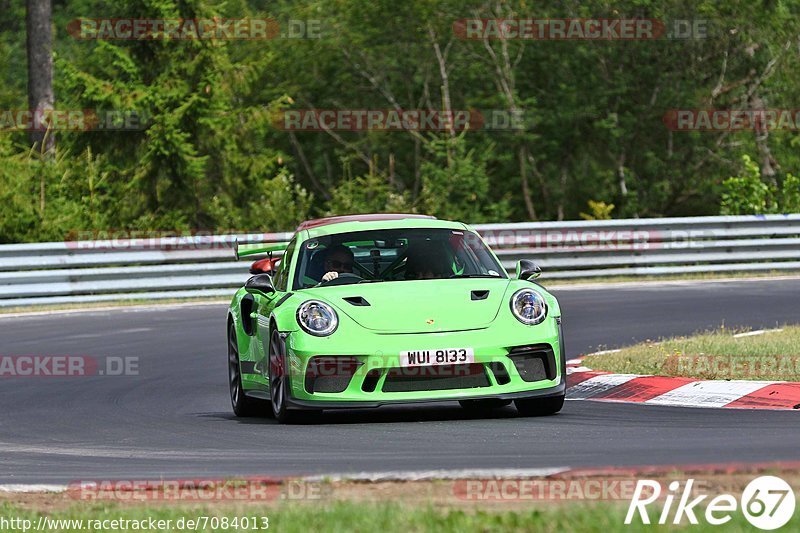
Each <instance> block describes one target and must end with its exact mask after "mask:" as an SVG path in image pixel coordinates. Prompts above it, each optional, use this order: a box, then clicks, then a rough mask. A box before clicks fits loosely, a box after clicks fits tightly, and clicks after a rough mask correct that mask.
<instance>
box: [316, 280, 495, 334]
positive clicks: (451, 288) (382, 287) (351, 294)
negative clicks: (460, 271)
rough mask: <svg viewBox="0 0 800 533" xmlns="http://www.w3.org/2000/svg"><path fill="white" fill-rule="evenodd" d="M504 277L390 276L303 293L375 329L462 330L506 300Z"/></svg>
mask: <svg viewBox="0 0 800 533" xmlns="http://www.w3.org/2000/svg"><path fill="white" fill-rule="evenodd" d="M509 282H510V280H508V279H503V278H499V279H490V278H475V279H448V280H419V281H390V282H382V283H360V284H352V285H341V286H336V287H316V288H313V289H306V290H304V291H303V295H304V296H306V297H307V298H308V299H310V298H319V299H320V300H323V301H326V302H328V303H330V304H331V305H333V306H334V307H336V309H337V310H338V311H339V312H341V313H344V314H346V315H347V316H349V317H350V318H352V319H353V320H354V321H355V322H357V323H358V324H359V325H360V326H362V327H364V328H366V329H369V330H373V331H375V332H378V333H433V332H445V331H465V330H470V329H480V328H485V327H487V326H488V325H489V324H490V323H491V322H492V321H493V320H494V319H495V317H497V313H498V311H499V310H500V307H501V306H503V305H508V302H507V301H506V299H505V297H504V295H505V293H506V288H507V287H508V284H509ZM473 291H475V293H473ZM487 291H488V294H484V293H486V292H487ZM359 297H360V298H363V299H364V300H366V301H367V302H368V303H369V305H363V302H362V301H360V300H359ZM346 299H348V300H350V301H348V300H346ZM352 302H356V303H361V304H362V305H354V303H352Z"/></svg>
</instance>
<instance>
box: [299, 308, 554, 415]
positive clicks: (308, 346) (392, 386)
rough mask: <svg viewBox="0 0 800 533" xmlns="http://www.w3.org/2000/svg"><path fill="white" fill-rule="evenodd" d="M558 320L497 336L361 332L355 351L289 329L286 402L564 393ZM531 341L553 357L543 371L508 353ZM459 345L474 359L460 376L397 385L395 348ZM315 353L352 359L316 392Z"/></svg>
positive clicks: (341, 403) (490, 332)
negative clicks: (332, 383) (334, 383)
mask: <svg viewBox="0 0 800 533" xmlns="http://www.w3.org/2000/svg"><path fill="white" fill-rule="evenodd" d="M560 322H561V321H560V318H553V319H548V320H547V321H546V322H545V323H543V324H540V325H539V326H535V327H534V328H530V327H520V328H514V329H512V330H508V329H505V328H504V330H503V331H502V335H499V333H500V332H498V331H497V330H496V329H494V328H486V329H482V330H472V331H460V332H440V333H432V334H395V335H381V334H371V333H368V334H366V335H364V334H362V335H360V336H359V339H358V342H357V344H358V346H359V347H361V349H360V350H359V353H355V354H353V351H352V350H347V351H345V350H343V349H341V348H340V349H337V344H334V343H333V342H331V339H330V338H314V339H309V336H308V335H305V334H302V333H300V334H295V333H291V334H289V335H288V336H287V338H286V353H287V364H288V371H289V383H288V385H289V388H288V390H289V398H288V403H289V406H290V407H292V408H296V409H333V408H360V407H379V406H382V405H391V404H405V403H423V402H436V401H453V400H472V399H488V398H496V399H503V400H517V399H524V398H537V397H542V398H543V397H548V396H560V395H563V394H564V393H565V391H566V364H565V356H564V351H563V337H562V334H561V324H560ZM347 344H356V343H352V342H351V343H347ZM531 346H533V347H534V348H535V349H537V350H539V351H540V352H547V351H548V350H549V356H548V357H549V359H550V360H551V363H546V362H543V363H542V364H543V365H544V368H543V369H542V372H543V374H542V375H539V374H532V373H527V374H526V367H525V366H524V365H520V364H518V363H517V362H516V359H514V357H518V354H519V350H518V349H519V348H520V347H531ZM460 347H470V348H472V349H473V350H474V354H475V363H474V364H473V365H470V369H469V372H468V373H467V374H466V375H464V374H459V373H458V371H456V372H455V373H454V374H453V375H451V376H449V377H448V376H446V377H445V378H444V379H441V380H439V381H436V380H431V381H430V383H427V382H426V378H425V377H424V376H423V377H421V378H416V377H413V378H412V379H411V380H410V383H411V384H410V385H406V384H405V383H403V379H402V378H403V376H398V373H399V372H405V371H403V370H401V369H400V358H399V353H400V352H401V351H403V350H436V349H445V348H460ZM350 348H352V347H350ZM515 354H516V355H515ZM317 357H324V358H326V359H336V358H341V360H345V359H346V360H347V361H350V362H352V365H351V366H350V367H349V370H348V373H347V375H346V376H344V377H342V376H338V378H341V379H340V380H339V383H340V384H341V386H340V387H339V389H337V390H336V392H330V391H320V390H314V388H315V387H314V386H313V383H312V382H310V381H309V379H308V375H309V368H310V364H311V365H313V364H314V363H311V362H312V360H313V359H314V358H317ZM540 358H541V359H542V360H543V361H544V359H545V357H544V356H540ZM537 364H538V363H537ZM345 366H347V365H345ZM453 366H456V365H453ZM428 368H433V369H439V370H441V369H443V367H428ZM537 368H538V367H537ZM406 370H407V369H406ZM460 370H464V369H460ZM423 374H424V373H423ZM459 380H462V381H459ZM462 384H463V386H462Z"/></svg>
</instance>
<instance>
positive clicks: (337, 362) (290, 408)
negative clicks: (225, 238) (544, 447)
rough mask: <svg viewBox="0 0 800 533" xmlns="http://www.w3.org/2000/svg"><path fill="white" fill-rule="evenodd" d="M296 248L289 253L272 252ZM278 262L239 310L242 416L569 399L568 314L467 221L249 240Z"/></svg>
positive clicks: (371, 222)
mask: <svg viewBox="0 0 800 533" xmlns="http://www.w3.org/2000/svg"><path fill="white" fill-rule="evenodd" d="M280 251H283V255H282V257H280V259H278V258H277V257H275V258H273V257H272V254H273V253H275V252H280ZM253 255H267V259H270V261H265V262H264V263H265V264H266V267H262V268H266V269H267V271H266V272H264V273H259V274H256V275H254V276H253V277H251V278H250V279H249V280H248V281H247V282H246V283H245V285H244V287H242V288H241V289H239V290H238V291H237V292H236V295H235V296H234V298H233V301H232V302H231V305H230V308H229V311H228V323H227V331H228V366H229V376H228V377H229V383H230V393H231V402H232V404H233V410H234V413H235V414H236V415H238V416H253V415H268V416H274V417H275V418H276V419H277V420H278V421H279V422H288V421H291V420H293V419H297V418H298V417H301V416H302V415H303V414H308V413H309V412H315V411H316V412H319V411H321V410H324V409H340V408H358V407H378V406H381V405H388V404H397V403H414V402H433V401H459V402H460V403H461V405H462V406H463V407H464V408H466V409H473V410H485V409H492V408H497V407H502V406H505V405H508V404H510V403H511V402H512V401H513V402H514V403H515V405H516V407H517V410H518V411H519V412H520V413H522V414H524V415H548V414H553V413H556V412H558V411H559V410H561V407H562V406H563V404H564V393H565V390H566V372H565V357H564V344H563V340H562V334H561V311H560V308H559V305H558V302H557V301H556V299H555V297H553V295H551V294H550V293H548V292H547V291H546V290H544V289H543V288H542V287H541V286H539V285H538V284H536V283H535V282H533V281H531V280H532V279H533V278H535V277H537V276H538V275H539V273H540V270H539V268H538V267H537V266H536V264H535V263H533V262H531V261H526V260H522V261H520V262H519V263H518V264H517V272H516V274H517V275H516V279H511V278H509V276H508V275H507V274H506V272H505V270H504V269H503V267H502V266H501V264H500V262H499V261H498V260H497V257H496V256H495V255H494V253H493V252H492V251H491V250H490V249H489V247H488V246H487V245H486V244H485V243H484V241H483V240H482V239H481V237H480V236H479V235H478V234H477V233H476V232H475V231H474V230H473V229H471V228H470V227H469V226H467V225H465V224H462V223H460V222H449V221H444V220H437V219H435V218H433V217H429V216H422V215H400V214H379V215H353V216H341V217H330V218H324V219H318V220H311V221H308V222H304V223H303V224H301V225H300V226H299V227H298V228H297V231H296V232H295V233H294V236H293V237H292V239H291V241H290V242H288V243H270V244H264V243H252V244H239V243H237V244H236V256H237V258H239V257H244V256H253Z"/></svg>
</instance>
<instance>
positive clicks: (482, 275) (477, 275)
mask: <svg viewBox="0 0 800 533" xmlns="http://www.w3.org/2000/svg"><path fill="white" fill-rule="evenodd" d="M450 278H497V279H501V277H500V276H495V275H494V274H453V275H452V276H450Z"/></svg>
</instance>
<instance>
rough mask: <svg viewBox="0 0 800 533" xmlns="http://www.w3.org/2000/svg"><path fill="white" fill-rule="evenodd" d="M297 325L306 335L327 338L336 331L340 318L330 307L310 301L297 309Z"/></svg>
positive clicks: (316, 301)
mask: <svg viewBox="0 0 800 533" xmlns="http://www.w3.org/2000/svg"><path fill="white" fill-rule="evenodd" d="M297 323H298V324H300V327H301V328H303V331H305V332H306V333H310V334H311V335H316V336H317V337H325V336H327V335H330V334H331V333H333V332H334V331H336V327H337V326H338V325H339V317H338V316H336V311H334V310H333V307H331V306H330V305H328V304H326V303H324V302H320V301H319V300H308V301H307V302H303V303H302V304H300V307H298V308H297Z"/></svg>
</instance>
